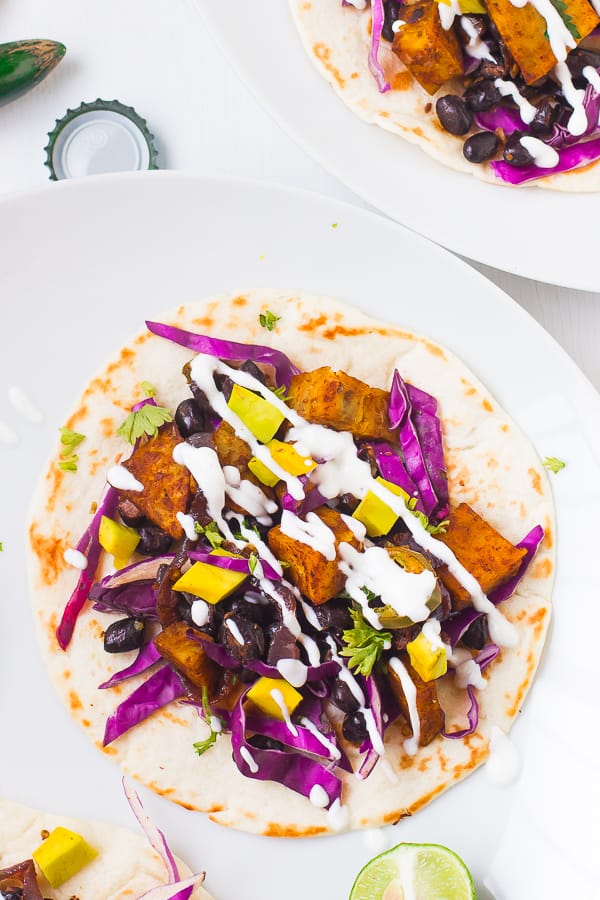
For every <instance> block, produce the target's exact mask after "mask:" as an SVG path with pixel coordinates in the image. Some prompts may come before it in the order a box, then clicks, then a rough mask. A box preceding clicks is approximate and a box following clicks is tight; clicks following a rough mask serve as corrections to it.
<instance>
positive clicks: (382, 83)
mask: <svg viewBox="0 0 600 900" xmlns="http://www.w3.org/2000/svg"><path fill="white" fill-rule="evenodd" d="M371 16H372V19H373V24H372V27H371V50H370V52H369V70H370V72H371V75H372V76H373V78H374V79H375V81H376V82H377V87H378V88H379V92H380V93H381V94H385V93H386V91H389V90H391V85H390V83H389V82H388V80H387V78H386V77H385V72H384V71H383V66H382V65H381V63H380V62H379V47H380V44H381V32H382V29H383V22H384V19H385V11H384V8H383V0H371Z"/></svg>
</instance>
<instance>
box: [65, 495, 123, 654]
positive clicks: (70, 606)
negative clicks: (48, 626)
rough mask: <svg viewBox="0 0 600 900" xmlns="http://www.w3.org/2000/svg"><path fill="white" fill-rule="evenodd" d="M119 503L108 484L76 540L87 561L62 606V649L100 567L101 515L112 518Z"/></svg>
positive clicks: (69, 636)
mask: <svg viewBox="0 0 600 900" xmlns="http://www.w3.org/2000/svg"><path fill="white" fill-rule="evenodd" d="M118 503H119V493H118V491H116V490H115V489H114V488H113V487H110V486H109V487H108V488H107V491H106V493H105V495H104V497H103V498H102V500H101V502H100V503H99V504H98V509H97V510H96V513H95V514H94V518H93V519H92V521H91V522H90V524H89V526H88V527H87V529H86V531H85V533H84V535H83V537H82V538H81V540H80V541H79V542H78V544H77V549H78V550H79V551H80V552H81V553H84V554H85V556H86V557H87V561H88V562H87V566H86V568H85V569H82V570H81V572H80V575H79V578H78V579H77V584H76V586H75V590H74V591H73V593H72V594H71V596H70V598H69V600H68V601H67V605H66V606H65V608H64V610H63V614H62V616H61V620H60V622H59V624H58V627H57V629H56V639H57V641H58V646H59V647H60V649H61V650H66V649H67V647H68V646H69V644H70V643H71V638H72V637H73V632H74V631H75V625H76V623H77V619H78V618H79V614H80V613H81V610H82V609H83V607H84V606H85V603H86V600H87V599H88V595H89V592H90V590H91V587H92V585H93V583H94V577H95V574H96V569H97V568H98V563H99V562H100V557H101V555H102V547H101V546H100V542H99V540H98V533H99V530H100V520H101V519H102V516H108V517H109V518H112V516H114V514H115V512H116V509H117V505H118Z"/></svg>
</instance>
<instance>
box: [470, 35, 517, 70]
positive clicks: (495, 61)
mask: <svg viewBox="0 0 600 900" xmlns="http://www.w3.org/2000/svg"><path fill="white" fill-rule="evenodd" d="M486 43H487V45H488V48H489V51H490V56H491V57H492V59H483V60H482V61H481V65H480V66H479V69H478V70H477V72H478V74H479V75H481V76H483V78H504V77H505V75H508V70H509V69H510V56H509V53H508V51H507V50H506V49H505V47H504V45H503V44H501V43H499V44H495V43H493V42H492V41H486Z"/></svg>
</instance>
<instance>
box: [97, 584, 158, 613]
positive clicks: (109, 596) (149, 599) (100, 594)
mask: <svg viewBox="0 0 600 900" xmlns="http://www.w3.org/2000/svg"><path fill="white" fill-rule="evenodd" d="M89 596H90V600H93V601H94V609H96V610H98V612H124V613H126V614H127V615H128V616H137V617H138V618H141V619H156V618H157V615H158V613H157V611H156V591H155V589H154V582H153V581H134V582H130V583H128V584H124V585H122V586H121V587H116V588H103V587H101V586H100V584H95V585H94V586H93V588H92V589H91V591H90V594H89Z"/></svg>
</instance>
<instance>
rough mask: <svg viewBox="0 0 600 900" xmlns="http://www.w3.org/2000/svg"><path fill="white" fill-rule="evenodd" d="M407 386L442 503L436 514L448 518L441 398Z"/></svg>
mask: <svg viewBox="0 0 600 900" xmlns="http://www.w3.org/2000/svg"><path fill="white" fill-rule="evenodd" d="M406 388H407V391H408V398H409V400H410V404H411V407H412V413H411V419H412V421H413V424H414V426H415V429H416V432H417V437H418V438H419V444H420V446H421V450H422V452H423V459H424V461H425V467H426V469H427V473H428V475H429V478H430V479H431V484H432V485H433V489H434V491H435V493H436V496H437V498H438V501H439V504H440V508H439V509H438V510H437V512H436V516H435V518H436V519H445V518H446V516H447V515H448V512H449V509H448V475H447V473H446V463H445V461H444V443H443V438H442V423H441V422H440V419H439V416H438V414H437V408H438V404H437V400H436V399H435V397H432V396H431V394H428V393H427V392H426V391H422V390H421V389H420V388H417V387H415V386H414V385H412V384H407V385H406Z"/></svg>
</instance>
